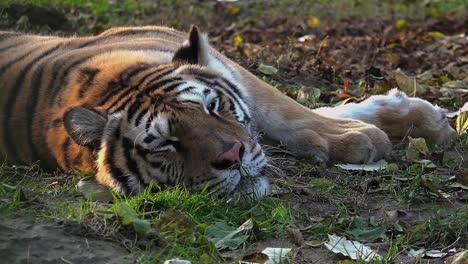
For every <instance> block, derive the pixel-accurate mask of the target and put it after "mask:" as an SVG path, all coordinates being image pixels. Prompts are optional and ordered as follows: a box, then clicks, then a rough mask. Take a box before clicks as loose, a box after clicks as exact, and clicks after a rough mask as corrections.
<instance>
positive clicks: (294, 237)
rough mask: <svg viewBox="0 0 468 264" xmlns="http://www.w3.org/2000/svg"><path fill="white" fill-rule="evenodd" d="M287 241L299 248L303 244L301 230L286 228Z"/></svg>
mask: <svg viewBox="0 0 468 264" xmlns="http://www.w3.org/2000/svg"><path fill="white" fill-rule="evenodd" d="M286 233H287V234H288V237H289V239H290V240H291V241H292V242H293V243H294V244H296V245H298V246H301V245H302V244H304V237H303V236H302V233H301V230H299V229H298V228H292V227H288V228H287V229H286Z"/></svg>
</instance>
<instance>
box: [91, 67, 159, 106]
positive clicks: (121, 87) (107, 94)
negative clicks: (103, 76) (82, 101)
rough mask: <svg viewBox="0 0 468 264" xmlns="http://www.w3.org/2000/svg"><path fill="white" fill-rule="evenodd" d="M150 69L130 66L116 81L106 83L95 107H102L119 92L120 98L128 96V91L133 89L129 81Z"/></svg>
mask: <svg viewBox="0 0 468 264" xmlns="http://www.w3.org/2000/svg"><path fill="white" fill-rule="evenodd" d="M150 67H151V66H150V65H145V66H141V65H139V66H138V67H136V68H135V66H132V67H130V68H127V69H125V70H123V71H122V72H120V73H119V74H118V76H119V78H118V79H117V80H115V79H113V80H111V81H109V82H108V83H107V87H106V89H104V93H103V94H102V95H101V96H100V97H102V98H103V99H102V100H101V101H100V102H99V103H98V104H97V105H98V106H102V105H104V104H106V103H107V102H108V101H109V100H110V99H111V98H114V97H115V95H116V93H119V92H121V95H120V96H121V97H125V96H126V95H128V91H130V90H132V89H134V88H135V87H134V86H133V85H130V79H132V78H133V77H134V76H135V75H138V74H139V73H141V72H142V71H145V70H147V69H149V68H150ZM130 70H131V71H130ZM126 71H130V72H128V73H125V72H126ZM124 75H125V77H124ZM125 87H126V88H125ZM114 103H115V102H114ZM109 109H110V107H109Z"/></svg>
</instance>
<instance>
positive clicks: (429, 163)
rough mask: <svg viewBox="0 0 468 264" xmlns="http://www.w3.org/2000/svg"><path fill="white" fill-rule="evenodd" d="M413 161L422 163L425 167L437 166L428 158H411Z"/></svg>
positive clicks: (432, 167)
mask: <svg viewBox="0 0 468 264" xmlns="http://www.w3.org/2000/svg"><path fill="white" fill-rule="evenodd" d="M413 161H414V162H415V163H419V164H423V165H424V167H425V168H429V169H434V168H437V166H436V165H435V164H434V163H433V162H432V161H431V160H428V159H420V160H413Z"/></svg>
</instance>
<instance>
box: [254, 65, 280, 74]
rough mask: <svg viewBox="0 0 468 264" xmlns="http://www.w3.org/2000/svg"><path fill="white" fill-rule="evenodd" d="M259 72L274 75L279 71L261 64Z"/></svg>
mask: <svg viewBox="0 0 468 264" xmlns="http://www.w3.org/2000/svg"><path fill="white" fill-rule="evenodd" d="M258 70H259V71H260V72H261V73H263V74H266V75H274V74H276V73H277V72H278V69H276V68H275V67H273V66H270V65H266V64H263V63H260V65H259V66H258Z"/></svg>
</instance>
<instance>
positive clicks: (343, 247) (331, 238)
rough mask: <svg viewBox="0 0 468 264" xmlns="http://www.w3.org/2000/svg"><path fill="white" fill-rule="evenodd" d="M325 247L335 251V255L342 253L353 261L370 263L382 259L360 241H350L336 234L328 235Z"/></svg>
mask: <svg viewBox="0 0 468 264" xmlns="http://www.w3.org/2000/svg"><path fill="white" fill-rule="evenodd" d="M325 246H326V247H327V248H328V249H329V250H331V251H333V253H340V254H342V255H344V256H347V257H350V258H351V259H353V260H358V259H359V260H363V261H365V262H370V261H372V260H374V259H381V258H382V257H381V256H380V255H379V254H378V253H377V252H376V251H374V250H372V249H371V248H370V247H368V246H365V245H363V244H362V243H360V242H358V241H352V240H348V239H346V238H345V237H340V236H337V235H335V234H333V235H328V242H327V243H325Z"/></svg>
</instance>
